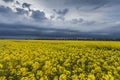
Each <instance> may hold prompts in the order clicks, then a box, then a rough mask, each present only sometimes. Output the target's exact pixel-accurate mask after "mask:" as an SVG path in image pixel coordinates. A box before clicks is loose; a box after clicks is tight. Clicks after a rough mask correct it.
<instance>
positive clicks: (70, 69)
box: [0, 40, 120, 80]
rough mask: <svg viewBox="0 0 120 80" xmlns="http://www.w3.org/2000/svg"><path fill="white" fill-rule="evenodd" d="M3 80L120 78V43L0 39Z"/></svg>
mask: <svg viewBox="0 0 120 80" xmlns="http://www.w3.org/2000/svg"><path fill="white" fill-rule="evenodd" d="M0 80H120V42H112V41H72V40H71V41H67V40H66V41H64V40H63V41H62V40H60V41H59V40H22V41H20V40H0Z"/></svg>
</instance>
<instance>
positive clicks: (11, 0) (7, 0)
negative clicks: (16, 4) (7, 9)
mask: <svg viewBox="0 0 120 80" xmlns="http://www.w3.org/2000/svg"><path fill="white" fill-rule="evenodd" d="M3 1H4V2H13V1H14V0H3Z"/></svg>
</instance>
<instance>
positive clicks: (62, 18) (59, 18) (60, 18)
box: [57, 16, 65, 21]
mask: <svg viewBox="0 0 120 80" xmlns="http://www.w3.org/2000/svg"><path fill="white" fill-rule="evenodd" d="M57 20H62V21H64V20H65V18H64V17H63V16H58V17H57Z"/></svg>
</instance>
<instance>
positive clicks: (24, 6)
mask: <svg viewBox="0 0 120 80" xmlns="http://www.w3.org/2000/svg"><path fill="white" fill-rule="evenodd" d="M30 6H31V4H28V3H23V4H22V7H23V8H28V9H29V10H30Z"/></svg>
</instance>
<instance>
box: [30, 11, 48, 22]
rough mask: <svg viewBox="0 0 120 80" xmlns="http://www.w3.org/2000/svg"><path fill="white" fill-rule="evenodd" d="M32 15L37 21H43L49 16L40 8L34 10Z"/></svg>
mask: <svg viewBox="0 0 120 80" xmlns="http://www.w3.org/2000/svg"><path fill="white" fill-rule="evenodd" d="M31 17H32V18H33V19H34V20H36V21H43V20H46V19H47V18H46V17H45V13H44V12H42V11H39V10H32V15H31Z"/></svg>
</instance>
